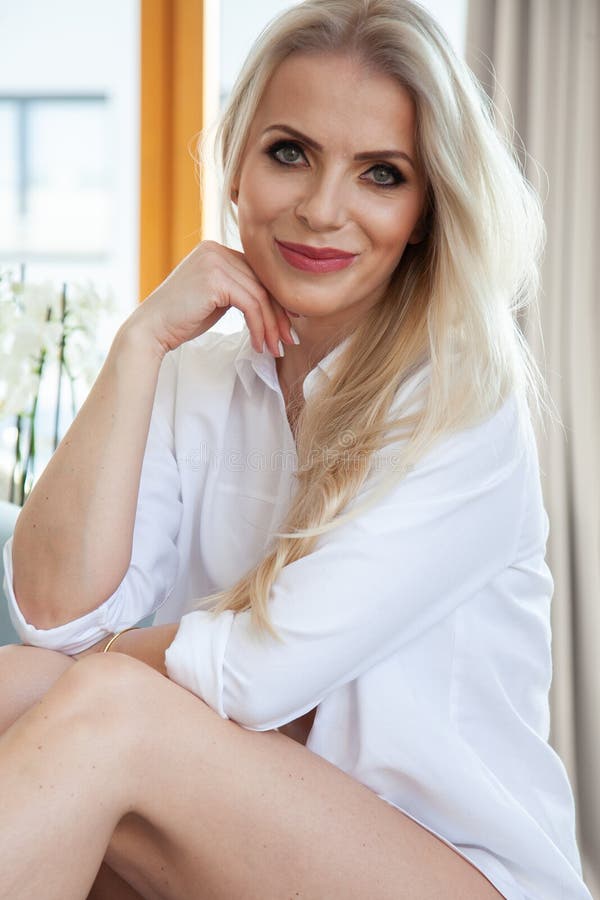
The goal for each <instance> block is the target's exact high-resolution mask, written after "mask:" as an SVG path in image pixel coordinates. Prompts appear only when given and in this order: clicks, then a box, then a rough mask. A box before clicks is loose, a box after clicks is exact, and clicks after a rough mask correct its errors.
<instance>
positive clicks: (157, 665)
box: [72, 623, 179, 678]
mask: <svg viewBox="0 0 600 900" xmlns="http://www.w3.org/2000/svg"><path fill="white" fill-rule="evenodd" d="M178 628H179V623H175V624H172V625H151V626H149V627H148V628H136V629H135V630H134V631H126V632H125V634H121V635H119V637H118V638H117V640H116V641H115V642H114V644H113V646H112V647H111V648H110V650H109V651H108V652H109V653H113V652H115V653H126V654H127V656H134V657H135V658H136V659H139V660H141V661H142V662H145V663H146V664H147V665H149V666H152V668H153V669H156V670H157V671H158V672H160V673H161V675H164V676H165V677H166V678H168V675H167V670H166V668H165V651H166V649H167V647H170V645H171V644H172V643H173V641H174V639H175V635H176V634H177V629H178ZM111 637H112V635H111V636H109V637H104V638H102V640H101V641H98V643H97V644H94V645H93V646H92V647H88V649H87V650H83V651H82V652H81V653H75V654H73V656H72V659H81V657H82V656H88V654H90V653H102V652H103V651H104V648H105V647H106V645H107V644H108V642H109V640H110V638H111ZM113 647H114V651H113Z"/></svg>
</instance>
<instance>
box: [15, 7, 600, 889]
mask: <svg viewBox="0 0 600 900" xmlns="http://www.w3.org/2000/svg"><path fill="white" fill-rule="evenodd" d="M218 138H219V141H218V146H219V147H220V152H221V156H222V163H223V169H224V184H225V198H226V201H227V204H226V208H225V210H224V213H225V214H227V212H231V213H233V214H234V219H235V218H237V223H238V226H239V233H240V237H241V242H242V246H243V253H242V252H237V251H235V250H232V249H230V248H228V247H226V246H222V245H220V244H218V243H214V242H210V241H205V242H202V243H200V244H199V245H198V246H197V247H196V248H195V249H194V251H193V252H192V253H190V255H189V256H188V257H186V259H184V260H183V262H182V263H181V264H180V265H179V266H178V267H177V268H176V269H175V270H174V271H173V272H172V273H171V274H170V275H169V277H168V278H167V279H166V281H165V282H164V283H163V284H161V285H160V286H159V287H158V288H157V290H155V291H154V292H153V293H152V294H151V295H150V296H149V297H148V298H147V299H146V300H145V302H144V303H143V304H141V305H140V306H139V308H136V310H135V311H134V312H133V314H132V315H131V316H130V317H129V318H128V319H127V321H126V322H125V323H124V325H123V326H122V327H121V328H120V330H119V332H118V334H117V336H116V338H115V340H114V343H113V345H112V347H111V350H110V353H109V355H108V358H107V361H106V363H105V365H104V368H103V369H102V372H101V373H100V376H99V378H98V380H97V381H96V384H95V385H94V388H93V390H92V392H91V393H90V396H89V398H88V400H87V401H86V403H85V405H84V406H83V408H82V410H81V412H80V413H79V415H78V417H77V419H76V421H75V422H74V424H73V425H72V427H71V429H70V430H69V432H68V433H67V435H66V436H65V438H64V440H63V441H62V443H61V445H60V446H59V448H58V450H57V452H56V453H55V455H54V457H53V458H52V460H51V462H50V464H49V465H48V467H47V469H46V471H45V472H44V473H43V475H42V477H41V478H40V480H39V482H38V484H37V486H36V488H35V490H34V491H33V493H32V494H31V496H30V499H29V500H28V502H27V504H26V505H25V507H24V509H23V511H22V513H21V515H20V517H19V520H18V523H17V528H16V531H15V535H14V540H13V541H12V542H9V543H8V544H7V545H6V549H5V562H6V567H7V581H6V588H7V591H8V592H9V594H10V608H11V615H12V618H13V621H14V623H15V626H16V627H17V629H18V631H19V634H20V636H21V638H22V640H23V643H24V644H25V645H29V646H11V647H7V648H3V652H2V654H1V657H0V664H1V667H2V674H1V677H2V684H3V692H2V701H1V702H2V709H1V715H2V722H1V725H2V728H3V729H4V734H3V737H2V739H1V741H0V793H1V796H2V804H1V805H0V828H1V833H2V840H1V842H0V896H2V897H6V898H8V897H10V898H11V900H20V898H23V900H24V898H27V900H30V898H33V897H36V898H38V897H39V898H42V897H43V898H44V900H59V898H60V900H67V898H73V900H75V898H85V897H92V898H96V900H97V898H101V897H110V898H113V900H114V898H132V897H145V898H164V900H192V898H194V900H196V898H207V900H208V898H211V900H237V898H239V900H242V898H243V900H250V898H256V900H283V898H288V897H304V898H313V900H317V898H318V900H337V898H344V900H366V898H369V900H375V898H381V900H383V898H386V900H392V898H394V900H396V898H400V897H402V898H410V900H426V898H428V900H429V898H434V897H435V898H438V897H447V898H465V897H469V898H478V900H487V898H489V900H492V898H496V897H504V898H507V900H526V898H527V900H533V898H536V900H540V898H542V897H543V898H544V900H554V898H556V900H558V898H561V900H566V898H569V900H576V898H577V900H580V898H581V900H583V898H587V900H589V898H590V894H589V892H588V891H587V889H586V887H585V885H584V883H583V881H582V877H581V866H580V859H579V853H578V848H577V843H576V836H575V811H574V805H573V795H572V792H571V787H570V785H569V782H568V779H567V776H566V772H565V769H564V766H563V765H562V762H561V761H560V759H559V758H558V756H557V755H556V754H555V752H554V751H553V750H552V748H551V747H550V746H549V744H548V742H547V738H548V733H549V716H548V689H549V686H550V679H551V653H550V619H549V612H550V600H551V595H552V588H553V584H552V577H551V574H550V572H549V570H548V568H547V566H546V564H545V562H544V553H545V543H546V538H547V534H548V518H547V515H546V513H545V510H544V507H543V502H542V496H541V489H540V480H539V469H538V460H537V453H536V445H535V439H534V436H533V430H532V422H531V415H530V412H529V410H530V407H536V408H537V409H538V411H539V406H540V403H539V401H540V398H541V393H542V387H543V385H542V380H541V376H540V375H539V372H538V371H537V370H536V368H535V365H534V363H533V361H532V359H531V358H530V356H529V354H528V350H527V347H526V345H525V343H524V341H523V340H522V337H521V334H520V331H519V328H518V324H517V320H516V314H517V312H518V310H520V309H525V308H526V307H527V306H532V304H533V302H534V299H535V290H536V286H537V271H538V270H537V265H538V259H539V253H540V250H541V247H542V243H543V225H542V219H541V214H540V205H539V202H538V200H537V199H536V196H535V194H534V192H533V190H532V189H531V188H530V186H529V185H528V183H527V182H526V181H525V179H524V178H523V176H522V174H521V172H520V170H519V167H518V165H517V163H516V162H515V160H514V158H513V156H512V154H511V152H510V151H509V150H508V149H507V147H506V146H505V144H504V143H503V141H502V140H501V139H500V137H499V135H498V133H497V131H496V129H495V127H494V124H493V116H492V111H491V109H490V108H489V106H488V105H487V103H486V101H485V99H484V95H483V94H482V92H481V90H480V89H479V87H478V85H477V83H476V82H475V80H474V78H473V77H472V76H471V74H470V72H469V70H468V69H467V68H466V67H465V65H464V63H462V62H461V61H460V60H459V59H457V58H456V56H455V55H454V53H453V52H452V50H451V48H450V46H449V44H448V41H447V39H446V38H445V36H444V35H443V33H442V32H441V31H440V30H439V28H438V26H437V25H436V24H435V22H434V21H433V20H432V19H431V18H430V16H429V15H428V14H427V13H426V12H425V11H424V10H423V9H422V8H421V7H420V6H418V5H416V4H413V3H411V2H408V0H307V2H304V3H301V4H300V5H298V6H296V7H294V8H292V9H290V10H288V11H286V12H285V13H283V14H282V15H280V16H279V17H277V18H276V19H275V20H274V21H273V22H272V23H271V24H270V26H269V27H268V28H267V29H266V30H265V31H264V32H263V33H262V34H261V36H260V37H259V39H258V40H257V42H256V44H255V46H254V48H253V50H252V52H251V53H250V56H249V58H248V60H247V61H246V63H245V65H244V67H243V70H242V72H241V74H240V76H239V79H238V81H237V83H236V85H235V87H234V89H233V93H232V95H231V98H230V100H229V102H228V105H227V108H226V110H225V112H224V114H223V118H222V120H221V123H220V127H219V132H218ZM230 306H234V307H236V308H237V309H239V310H240V311H241V312H242V313H243V315H244V317H245V326H244V329H243V330H242V332H240V333H239V334H235V335H222V334H219V333H215V332H212V331H209V329H210V327H211V326H212V325H214V324H215V323H216V322H217V321H218V320H219V318H220V317H221V316H222V315H223V313H224V312H225V311H226V310H227V309H228V308H229V307H230ZM532 308H533V307H532ZM292 326H293V328H292ZM154 611H157V615H156V619H155V624H154V625H153V627H150V628H145V629H139V628H135V627H134V626H135V625H136V623H138V622H139V621H140V620H141V619H142V618H143V617H145V616H146V615H148V614H150V613H152V612H154ZM109 645H110V646H109ZM104 650H107V651H108V652H102V651H104ZM76 659H77V660H78V661H79V662H78V664H76V665H74V664H73V662H74V660H76Z"/></svg>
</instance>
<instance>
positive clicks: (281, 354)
mask: <svg viewBox="0 0 600 900" xmlns="http://www.w3.org/2000/svg"><path fill="white" fill-rule="evenodd" d="M277 343H278V346H279V355H280V356H285V350H284V349H283V343H282V342H281V341H278V342H277Z"/></svg>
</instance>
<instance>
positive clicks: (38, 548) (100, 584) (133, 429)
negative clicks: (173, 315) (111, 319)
mask: <svg viewBox="0 0 600 900" xmlns="http://www.w3.org/2000/svg"><path fill="white" fill-rule="evenodd" d="M163 356H164V351H161V350H160V348H159V345H158V342H157V341H155V340H153V339H152V337H151V336H150V335H148V334H146V332H145V330H144V328H142V327H141V323H139V327H138V321H137V319H135V317H133V316H132V317H130V318H129V319H128V320H127V321H126V322H125V323H124V325H123V326H121V328H120V329H119V331H118V332H117V336H116V337H115V340H114V341H113V344H112V346H111V349H110V352H109V354H108V357H107V359H106V361H105V364H104V366H103V368H102V370H101V372H100V375H99V376H98V378H97V379H96V382H95V384H94V386H93V388H92V390H91V392H90V394H89V395H88V398H87V400H86V401H85V403H84V405H83V406H82V408H81V410H80V412H79V414H78V416H77V418H76V419H75V421H74V422H73V424H72V425H71V427H70V428H69V430H68V432H67V433H66V435H65V437H64V438H63V440H62V441H61V443H60V445H59V447H58V448H57V450H56V451H55V453H54V455H53V456H52V458H51V459H50V462H49V463H48V465H47V467H46V469H45V470H44V471H43V472H42V475H41V476H40V478H39V480H38V482H37V484H36V485H35V487H34V489H33V491H32V492H31V495H30V496H29V498H28V500H27V502H26V503H25V505H24V507H23V509H22V511H21V513H20V515H19V518H18V520H17V524H16V528H15V533H14V539H13V568H14V580H13V583H14V590H15V595H16V598H17V601H18V603H19V607H20V609H21V611H22V613H23V615H24V617H25V618H26V619H27V621H28V622H30V623H31V624H32V625H35V626H36V627H38V628H52V627H55V626H57V625H61V624H63V623H65V622H68V621H70V620H72V619H75V618H77V617H79V616H81V615H84V614H85V613H87V612H89V611H90V610H92V609H95V608H96V607H97V606H98V605H99V604H100V603H101V602H102V601H103V600H105V599H106V598H107V597H108V596H110V595H111V594H112V593H113V592H114V591H115V590H116V588H117V587H118V585H119V583H120V582H121V580H122V579H123V577H124V575H125V573H126V571H127V568H128V566H129V561H130V554H131V544H132V533H133V524H134V518H135V512H136V500H137V494H138V488H139V479H140V471H141V465H142V458H143V454H144V447H145V443H146V438H147V434H148V426H149V422H150V416H151V412H152V403H153V398H154V393H155V389H156V383H157V379H158V372H159V369H160V365H161V361H162V357H163Z"/></svg>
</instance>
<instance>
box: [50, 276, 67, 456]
mask: <svg viewBox="0 0 600 900" xmlns="http://www.w3.org/2000/svg"><path fill="white" fill-rule="evenodd" d="M66 313H67V285H66V284H63V288H62V295H61V298H60V323H61V326H62V332H61V336H60V344H59V354H58V387H57V392H56V411H55V416H54V441H53V449H54V450H56V448H57V447H58V441H59V436H58V432H59V427H60V401H61V393H62V374H63V368H64V365H65V343H66V334H65V318H66Z"/></svg>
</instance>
